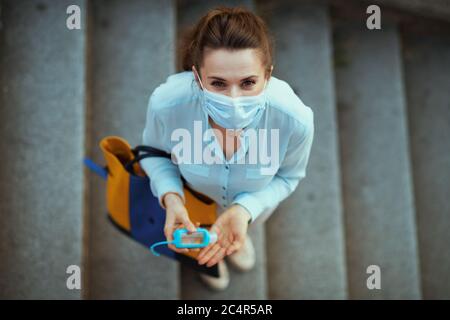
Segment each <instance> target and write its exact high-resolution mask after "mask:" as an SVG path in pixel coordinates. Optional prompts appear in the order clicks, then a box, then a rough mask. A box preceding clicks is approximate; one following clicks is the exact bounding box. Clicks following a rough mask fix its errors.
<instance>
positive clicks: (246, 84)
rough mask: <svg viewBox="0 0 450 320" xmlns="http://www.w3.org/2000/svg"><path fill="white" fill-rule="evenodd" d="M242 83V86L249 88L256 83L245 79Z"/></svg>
mask: <svg viewBox="0 0 450 320" xmlns="http://www.w3.org/2000/svg"><path fill="white" fill-rule="evenodd" d="M242 84H243V85H244V87H246V88H249V87H252V86H254V85H255V84H256V81H255V80H246V81H244V82H243V83H242Z"/></svg>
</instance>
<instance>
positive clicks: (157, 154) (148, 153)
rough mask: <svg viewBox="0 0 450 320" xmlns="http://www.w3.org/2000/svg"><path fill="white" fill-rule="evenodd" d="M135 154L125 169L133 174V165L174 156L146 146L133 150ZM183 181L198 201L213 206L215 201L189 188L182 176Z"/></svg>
mask: <svg viewBox="0 0 450 320" xmlns="http://www.w3.org/2000/svg"><path fill="white" fill-rule="evenodd" d="M131 151H132V152H133V154H134V155H135V158H134V159H133V160H131V161H129V162H128V163H127V164H126V165H125V169H126V170H127V171H128V172H133V171H132V167H133V164H135V163H136V162H138V161H140V160H142V159H145V158H149V157H163V158H169V159H171V158H172V155H171V154H170V153H167V152H165V151H163V150H160V149H156V148H153V147H150V146H144V145H139V146H136V147H135V148H134V149H132V150H131ZM141 151H145V153H143V154H139V152H141ZM181 180H182V182H183V186H184V187H186V188H187V189H188V190H189V191H190V192H191V193H192V194H193V195H194V196H195V197H197V199H199V200H201V201H203V202H204V203H206V204H212V203H214V200H212V199H210V198H209V197H208V196H206V195H204V194H202V193H200V192H197V191H195V190H193V189H192V188H191V187H189V185H188V184H187V183H186V179H185V178H184V177H183V176H181Z"/></svg>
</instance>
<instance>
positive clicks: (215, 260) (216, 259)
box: [206, 248, 227, 268]
mask: <svg viewBox="0 0 450 320" xmlns="http://www.w3.org/2000/svg"><path fill="white" fill-rule="evenodd" d="M226 250H227V249H225V248H220V249H219V251H218V252H217V253H216V254H215V255H214V256H213V257H212V258H211V259H209V262H208V263H207V264H206V266H207V267H208V268H209V267H212V266H213V265H215V264H216V263H218V262H219V261H221V260H222V259H223V258H224V257H225V252H226Z"/></svg>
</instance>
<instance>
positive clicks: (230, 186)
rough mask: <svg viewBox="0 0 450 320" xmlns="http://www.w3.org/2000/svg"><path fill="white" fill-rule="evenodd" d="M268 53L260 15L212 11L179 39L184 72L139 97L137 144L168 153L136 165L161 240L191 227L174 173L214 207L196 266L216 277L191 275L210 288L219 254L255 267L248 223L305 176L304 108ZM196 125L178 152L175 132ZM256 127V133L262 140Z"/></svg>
mask: <svg viewBox="0 0 450 320" xmlns="http://www.w3.org/2000/svg"><path fill="white" fill-rule="evenodd" d="M272 51H273V49H272V41H271V38H270V36H269V34H268V31H267V27H266V25H265V24H264V22H263V20H262V19H261V18H259V17H258V16H256V15H255V14H253V13H252V12H250V11H247V10H246V9H243V8H226V7H220V8H216V9H214V10H211V11H210V12H208V13H207V14H206V15H205V16H204V17H202V18H201V19H200V20H199V22H198V23H197V25H196V26H195V28H194V29H193V31H192V33H191V34H190V35H189V37H188V38H187V41H186V43H185V47H184V51H183V69H184V70H185V71H184V72H180V73H177V74H174V75H171V76H169V77H168V78H167V81H166V82H165V83H163V84H161V85H160V86H158V87H157V88H156V89H155V90H154V92H153V93H152V95H151V97H150V100H149V106H148V112H147V122H146V126H145V129H144V133H143V144H145V145H150V146H153V147H155V148H159V149H163V150H165V151H166V152H171V153H172V154H174V153H177V152H178V156H176V157H175V161H173V162H172V161H171V160H170V159H167V158H147V159H144V160H142V161H141V162H140V164H141V166H142V168H143V169H144V171H145V172H146V173H147V174H148V175H149V177H150V179H151V190H152V192H153V194H154V195H155V196H157V197H158V199H159V202H160V205H161V206H162V207H163V208H165V209H166V223H165V228H164V232H165V235H166V237H167V239H168V240H169V241H170V240H172V234H173V232H174V230H175V229H176V228H178V227H180V226H183V227H186V228H187V229H188V230H189V231H195V228H196V226H194V224H193V223H192V221H190V219H189V216H188V213H187V210H186V208H185V206H184V204H185V198H184V193H183V185H182V181H181V179H180V178H181V177H180V173H181V174H182V175H183V177H184V178H185V180H186V182H187V183H188V184H189V186H190V187H191V188H192V189H194V190H196V191H198V192H200V193H203V194H205V195H207V196H208V197H210V198H211V199H213V200H214V201H215V202H216V203H217V208H218V212H217V213H218V218H217V221H216V222H215V224H214V225H213V226H212V227H211V231H213V232H216V233H217V234H218V241H217V242H216V243H214V244H212V245H209V246H208V247H206V248H203V249H202V250H201V252H200V253H199V255H198V262H199V264H206V266H208V267H211V266H213V265H215V264H216V263H218V264H219V265H218V267H219V275H220V276H219V278H215V277H210V276H207V275H203V274H201V278H202V280H203V281H204V282H205V283H206V284H208V285H209V286H210V287H211V288H213V289H217V290H221V289H225V288H226V287H227V285H228V283H229V274H228V270H227V267H226V264H225V262H224V260H223V259H224V258H225V257H227V260H228V261H229V262H230V263H231V264H232V265H234V266H235V267H237V268H238V269H240V270H243V271H246V270H250V269H252V267H253V266H254V264H255V251H254V247H253V244H252V242H251V240H250V238H249V237H248V235H247V230H248V226H249V225H254V224H256V223H263V222H264V221H265V220H266V219H267V218H268V216H269V215H270V214H271V213H272V212H273V211H274V209H275V208H276V206H277V205H278V204H279V203H280V202H281V201H282V200H284V199H285V198H286V197H288V196H289V195H290V194H291V193H292V192H293V191H294V190H295V188H296V187H297V185H298V183H299V181H300V180H301V179H302V178H304V177H305V170H306V166H307V163H308V159H309V154H310V150H311V145H312V141H313V135H314V125H313V112H312V110H311V109H310V108H309V107H307V106H305V105H304V104H303V102H302V101H301V100H300V99H299V98H298V97H297V95H296V94H295V93H294V92H293V90H292V89H291V87H290V86H289V85H288V84H287V83H286V82H284V81H282V80H280V79H277V78H275V77H273V76H271V74H272V70H273V65H272ZM199 124H200V125H201V126H200V128H201V133H202V139H201V140H199V139H196V140H195V139H194V142H193V143H192V144H190V143H184V144H183V146H184V150H183V151H182V152H179V149H180V144H179V141H178V140H177V137H178V138H179V137H180V136H183V135H185V134H186V133H187V134H188V136H191V137H192V136H194V137H195V136H196V133H198V132H199V131H198V128H199ZM264 129H265V130H264ZM205 130H206V131H205ZM206 132H209V133H210V134H209V136H208V134H206ZM211 132H213V133H214V134H211ZM260 132H266V139H264V138H261V136H260V135H258V134H260ZM267 132H270V134H267ZM250 133H253V135H252V134H250ZM254 133H256V134H254ZM197 136H198V135H197ZM268 136H270V138H268ZM205 137H206V138H205ZM264 144H265V145H264ZM186 146H187V147H186ZM189 147H190V148H189ZM269 147H270V148H269ZM257 149H259V150H257ZM269 149H270V150H271V154H270V157H267V156H266V157H264V155H267V152H266V153H264V152H261V150H265V151H267V150H269ZM255 150H257V151H255ZM175 151H176V152H175ZM195 152H196V154H197V155H200V158H201V161H200V162H198V161H194V162H195V163H193V161H192V159H191V157H190V155H192V153H195ZM181 154H182V155H181ZM205 155H206V156H205ZM207 155H209V157H208V156H207ZM255 155H256V156H255ZM257 156H258V157H259V158H258V157H257ZM181 158H182V159H181ZM197 158H198V157H197ZM261 158H262V159H265V160H266V161H265V162H266V163H263V161H261ZM180 159H181V160H180ZM252 159H253V162H252V161H251V160H252ZM254 159H258V161H256V162H255V161H254ZM267 159H269V160H270V161H267ZM197 160H198V159H197ZM207 160H208V161H207ZM211 160H214V161H212V162H211ZM174 162H175V163H174ZM267 162H270V165H269V166H267ZM263 169H266V170H263ZM169 247H170V248H171V249H172V250H174V251H177V252H183V250H184V251H187V249H183V250H181V249H177V248H175V247H174V246H173V245H169Z"/></svg>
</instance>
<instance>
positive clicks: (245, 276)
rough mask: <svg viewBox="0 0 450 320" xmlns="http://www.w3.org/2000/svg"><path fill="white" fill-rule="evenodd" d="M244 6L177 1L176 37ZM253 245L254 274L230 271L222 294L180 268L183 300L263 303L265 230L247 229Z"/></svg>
mask: <svg viewBox="0 0 450 320" xmlns="http://www.w3.org/2000/svg"><path fill="white" fill-rule="evenodd" d="M218 5H227V6H237V5H244V6H246V7H247V8H250V9H254V6H253V2H252V1H237V0H235V1H217V0H214V1H207V2H205V1H178V10H177V12H178V17H177V18H178V32H177V34H178V36H179V39H180V37H181V36H182V35H183V33H184V32H185V31H186V30H187V28H189V27H190V26H192V25H193V23H195V22H196V21H198V19H199V18H200V17H201V16H202V15H203V14H205V13H206V12H207V10H209V9H211V8H213V7H215V6H218ZM249 232H250V234H251V236H252V239H253V243H254V245H255V250H256V255H257V265H256V268H255V269H254V270H252V271H251V272H247V273H239V272H236V271H234V270H233V269H232V268H231V267H230V268H229V271H230V277H231V282H230V287H229V288H228V289H227V290H226V291H223V292H211V291H210V290H209V289H207V288H206V287H205V286H204V285H203V284H202V283H201V281H200V279H199V277H198V275H197V274H195V272H193V271H192V270H191V269H189V268H186V267H182V268H181V271H182V272H181V297H182V298H183V299H265V298H266V297H267V295H266V290H267V288H266V284H267V281H266V262H265V261H266V257H265V249H264V227H263V226H252V227H251V228H250V229H249Z"/></svg>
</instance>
